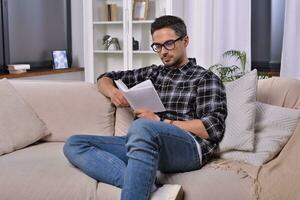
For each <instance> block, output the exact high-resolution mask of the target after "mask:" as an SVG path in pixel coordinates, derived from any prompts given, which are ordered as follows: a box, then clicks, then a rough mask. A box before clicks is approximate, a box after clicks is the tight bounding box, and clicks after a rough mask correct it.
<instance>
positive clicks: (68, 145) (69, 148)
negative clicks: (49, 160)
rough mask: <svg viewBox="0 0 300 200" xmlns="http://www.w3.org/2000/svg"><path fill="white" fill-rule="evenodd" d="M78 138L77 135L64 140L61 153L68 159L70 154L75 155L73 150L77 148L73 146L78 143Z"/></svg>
mask: <svg viewBox="0 0 300 200" xmlns="http://www.w3.org/2000/svg"><path fill="white" fill-rule="evenodd" d="M79 137H80V136H78V135H73V136H71V137H69V138H68V139H67V140H66V142H65V144H64V147H63V152H64V155H65V156H66V157H67V158H69V157H70V155H71V154H74V153H75V151H74V150H75V148H76V146H77V145H75V144H77V143H78V140H79Z"/></svg>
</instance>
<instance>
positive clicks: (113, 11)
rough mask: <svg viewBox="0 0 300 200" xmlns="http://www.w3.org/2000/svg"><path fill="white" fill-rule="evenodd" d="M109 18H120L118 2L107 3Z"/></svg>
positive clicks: (111, 19) (109, 19)
mask: <svg viewBox="0 0 300 200" xmlns="http://www.w3.org/2000/svg"><path fill="white" fill-rule="evenodd" d="M107 20H108V21H117V20H118V7H117V4H107Z"/></svg>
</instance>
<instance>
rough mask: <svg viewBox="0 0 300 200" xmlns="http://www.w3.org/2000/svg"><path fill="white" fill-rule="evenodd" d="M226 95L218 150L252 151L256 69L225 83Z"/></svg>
mask: <svg viewBox="0 0 300 200" xmlns="http://www.w3.org/2000/svg"><path fill="white" fill-rule="evenodd" d="M225 88H226V96H227V110H228V115H227V118H226V129H225V134H224V138H223V140H222V141H221V142H220V145H219V147H220V152H225V151H229V150H233V149H235V150H243V151H252V150H253V148H254V122H255V121H254V120H255V103H256V90H257V71H256V70H253V71H251V72H250V73H248V74H246V75H244V76H243V77H241V78H240V79H237V80H235V81H233V82H230V83H227V84H225Z"/></svg>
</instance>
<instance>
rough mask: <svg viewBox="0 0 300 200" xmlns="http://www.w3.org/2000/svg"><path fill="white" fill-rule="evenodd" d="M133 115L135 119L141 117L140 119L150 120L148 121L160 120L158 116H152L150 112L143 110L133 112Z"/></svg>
mask: <svg viewBox="0 0 300 200" xmlns="http://www.w3.org/2000/svg"><path fill="white" fill-rule="evenodd" d="M134 114H135V115H136V116H137V117H142V118H145V119H150V120H155V121H159V120H160V118H159V116H158V115H156V114H154V113H153V112H151V111H149V110H145V109H137V110H134Z"/></svg>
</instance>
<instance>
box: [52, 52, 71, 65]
mask: <svg viewBox="0 0 300 200" xmlns="http://www.w3.org/2000/svg"><path fill="white" fill-rule="evenodd" d="M52 58H53V69H66V68H69V64H68V59H67V50H54V51H52Z"/></svg>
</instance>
